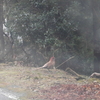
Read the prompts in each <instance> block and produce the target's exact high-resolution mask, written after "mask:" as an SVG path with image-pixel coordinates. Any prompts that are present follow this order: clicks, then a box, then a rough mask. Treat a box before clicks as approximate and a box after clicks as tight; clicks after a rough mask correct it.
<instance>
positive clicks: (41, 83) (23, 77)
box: [0, 65, 77, 100]
mask: <svg viewBox="0 0 100 100" xmlns="http://www.w3.org/2000/svg"><path fill="white" fill-rule="evenodd" d="M74 83H75V84H76V83H77V81H76V79H75V77H74V76H71V75H68V74H66V72H65V71H62V70H59V69H55V70H54V69H50V70H48V69H37V70H36V69H35V68H33V67H19V66H16V67H15V66H2V65H0V87H4V88H7V89H10V90H12V91H15V92H18V93H24V94H25V95H23V97H21V100H33V98H35V100H39V99H36V98H38V95H41V90H43V89H46V88H50V87H51V86H55V85H59V84H74Z"/></svg>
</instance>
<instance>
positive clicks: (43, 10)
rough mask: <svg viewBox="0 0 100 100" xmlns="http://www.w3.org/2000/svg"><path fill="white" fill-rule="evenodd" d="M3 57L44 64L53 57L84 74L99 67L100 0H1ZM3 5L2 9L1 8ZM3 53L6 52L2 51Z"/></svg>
mask: <svg viewBox="0 0 100 100" xmlns="http://www.w3.org/2000/svg"><path fill="white" fill-rule="evenodd" d="M0 2H1V4H2V6H1V8H0V9H1V12H0V13H1V14H0V16H2V15H3V19H2V17H1V18H0V22H2V23H1V26H2V25H3V26H4V28H3V30H2V27H1V28H0V31H1V32H0V38H1V39H0V40H1V41H0V44H1V46H0V48H2V50H1V49H0V51H1V54H3V56H2V58H1V57H0V58H1V60H2V59H3V60H5V62H7V61H8V62H9V61H14V60H18V61H23V62H24V64H30V66H34V67H36V66H41V65H43V64H44V62H46V61H47V60H48V59H49V58H50V57H51V56H55V57H56V62H57V63H56V64H57V65H59V64H60V63H62V62H64V61H65V60H66V59H68V58H69V57H71V56H75V57H74V58H73V59H71V60H70V61H68V62H66V63H65V64H63V65H62V66H60V68H62V69H66V68H67V67H70V68H72V69H74V70H75V71H77V72H83V73H84V74H89V73H92V72H93V71H98V72H100V71H99V67H100V64H99V63H100V57H99V55H100V48H99V43H100V41H99V40H100V39H99V38H100V35H99V34H100V33H99V31H100V28H99V24H100V22H99V16H100V11H99V10H100V6H99V4H100V1H98V0H85V1H83V0H1V1H0ZM2 8H3V9H2ZM2 52H3V53H2ZM57 65H56V66H57Z"/></svg>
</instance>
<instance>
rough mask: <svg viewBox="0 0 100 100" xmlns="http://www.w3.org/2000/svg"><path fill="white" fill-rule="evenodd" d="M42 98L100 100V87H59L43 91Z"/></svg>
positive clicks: (50, 99)
mask: <svg viewBox="0 0 100 100" xmlns="http://www.w3.org/2000/svg"><path fill="white" fill-rule="evenodd" d="M42 93H43V94H42V95H41V98H43V99H46V100H100V85H99V84H97V83H93V84H86V85H75V84H70V85H65V84H63V85H58V86H54V87H51V88H50V89H48V90H42Z"/></svg>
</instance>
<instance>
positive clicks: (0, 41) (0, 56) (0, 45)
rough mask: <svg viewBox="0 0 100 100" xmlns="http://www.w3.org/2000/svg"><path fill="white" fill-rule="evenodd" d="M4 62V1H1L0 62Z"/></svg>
mask: <svg viewBox="0 0 100 100" xmlns="http://www.w3.org/2000/svg"><path fill="white" fill-rule="evenodd" d="M3 60H4V37H3V0H0V61H3Z"/></svg>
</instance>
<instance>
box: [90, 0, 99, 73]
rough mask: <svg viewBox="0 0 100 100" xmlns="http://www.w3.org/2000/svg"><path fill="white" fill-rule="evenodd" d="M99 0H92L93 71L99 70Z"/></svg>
mask: <svg viewBox="0 0 100 100" xmlns="http://www.w3.org/2000/svg"><path fill="white" fill-rule="evenodd" d="M99 4H100V1H99V0H92V10H93V42H94V71H95V72H100V5H99Z"/></svg>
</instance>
